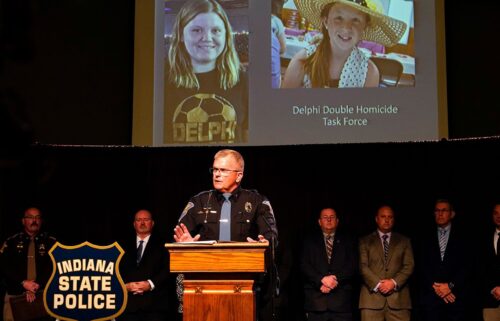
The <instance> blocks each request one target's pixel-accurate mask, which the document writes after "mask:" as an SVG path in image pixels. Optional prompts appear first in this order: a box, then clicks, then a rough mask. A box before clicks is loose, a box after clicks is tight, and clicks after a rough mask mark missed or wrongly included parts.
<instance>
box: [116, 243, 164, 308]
mask: <svg viewBox="0 0 500 321" xmlns="http://www.w3.org/2000/svg"><path fill="white" fill-rule="evenodd" d="M164 244H165V243H164V242H162V241H161V240H160V239H158V238H156V237H155V235H154V234H152V235H151V237H150V238H149V241H148V243H147V245H146V248H145V249H144V253H143V255H142V259H141V262H140V263H139V265H137V263H136V260H137V246H136V236H135V235H134V236H133V238H131V239H129V240H128V241H127V242H124V245H125V247H124V249H125V255H124V256H123V259H122V261H121V263H120V274H121V276H122V278H123V281H124V282H125V283H128V282H134V281H145V280H148V279H149V280H151V281H152V282H153V284H154V286H155V288H154V290H152V291H148V292H145V293H144V294H142V295H134V294H131V293H129V296H128V302H127V308H126V310H125V313H127V312H138V311H146V312H158V311H165V310H166V309H167V306H168V304H167V302H168V291H167V284H168V282H167V281H168V279H169V257H168V252H167V250H166V249H165V246H164Z"/></svg>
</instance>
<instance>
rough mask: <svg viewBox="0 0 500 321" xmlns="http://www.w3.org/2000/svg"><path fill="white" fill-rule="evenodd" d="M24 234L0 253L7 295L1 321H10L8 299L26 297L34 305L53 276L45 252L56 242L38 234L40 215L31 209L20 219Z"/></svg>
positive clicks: (6, 244)
mask: <svg viewBox="0 0 500 321" xmlns="http://www.w3.org/2000/svg"><path fill="white" fill-rule="evenodd" d="M22 224H23V227H24V229H23V231H22V232H20V233H17V234H15V235H13V236H11V237H9V238H8V239H7V240H6V241H5V242H4V243H3V245H2V247H1V249H0V266H1V267H2V274H3V275H4V277H5V283H6V288H7V293H6V295H5V301H4V311H3V319H4V321H13V320H14V319H13V316H12V310H11V306H10V301H9V299H10V298H11V297H13V296H18V295H25V296H26V300H27V301H28V302H33V301H35V299H36V297H37V296H40V295H42V291H43V289H44V287H45V284H46V283H47V281H48V279H49V277H50V274H51V272H52V262H51V260H50V257H49V254H48V251H49V250H50V248H51V247H52V245H54V243H55V241H56V240H55V238H53V237H52V236H49V234H47V233H46V232H41V231H40V229H41V227H42V213H41V212H40V210H39V209H38V208H35V207H30V208H28V209H27V210H26V211H25V212H24V216H23V218H22Z"/></svg>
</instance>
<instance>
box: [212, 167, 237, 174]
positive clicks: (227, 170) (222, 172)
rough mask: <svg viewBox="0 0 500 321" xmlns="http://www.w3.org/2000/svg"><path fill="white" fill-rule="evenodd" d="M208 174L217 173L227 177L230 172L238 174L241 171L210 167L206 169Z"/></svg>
mask: <svg viewBox="0 0 500 321" xmlns="http://www.w3.org/2000/svg"><path fill="white" fill-rule="evenodd" d="M208 172H209V173H210V174H214V173H215V174H216V173H217V172H218V173H219V174H221V175H222V176H228V175H229V174H230V173H231V172H235V173H239V172H241V171H240V170H237V169H227V168H217V167H211V168H209V169H208Z"/></svg>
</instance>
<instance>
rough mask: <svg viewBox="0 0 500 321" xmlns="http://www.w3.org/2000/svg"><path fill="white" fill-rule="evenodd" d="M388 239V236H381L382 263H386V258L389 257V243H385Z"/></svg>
mask: <svg viewBox="0 0 500 321" xmlns="http://www.w3.org/2000/svg"><path fill="white" fill-rule="evenodd" d="M388 238H389V235H387V234H384V235H382V244H383V245H384V262H387V257H388V256H389V242H388V241H387V239H388Z"/></svg>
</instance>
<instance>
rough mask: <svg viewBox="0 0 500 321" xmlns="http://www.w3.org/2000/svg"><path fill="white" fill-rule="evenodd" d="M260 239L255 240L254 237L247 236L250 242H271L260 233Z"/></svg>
mask: <svg viewBox="0 0 500 321" xmlns="http://www.w3.org/2000/svg"><path fill="white" fill-rule="evenodd" d="M258 238H259V239H258V240H254V239H253V238H251V237H247V241H248V242H250V243H257V242H259V243H269V241H268V240H267V239H266V238H265V237H264V235H259V236H258Z"/></svg>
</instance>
